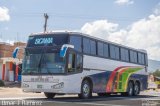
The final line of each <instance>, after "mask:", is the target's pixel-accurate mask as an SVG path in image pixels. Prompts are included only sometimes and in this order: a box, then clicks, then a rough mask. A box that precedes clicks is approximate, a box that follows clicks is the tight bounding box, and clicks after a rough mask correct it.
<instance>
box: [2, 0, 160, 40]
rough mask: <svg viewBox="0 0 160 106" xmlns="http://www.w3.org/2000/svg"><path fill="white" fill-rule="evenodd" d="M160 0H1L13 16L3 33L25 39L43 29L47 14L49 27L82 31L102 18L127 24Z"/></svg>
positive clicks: (147, 12) (10, 36) (142, 14)
mask: <svg viewBox="0 0 160 106" xmlns="http://www.w3.org/2000/svg"><path fill="white" fill-rule="evenodd" d="M158 2H159V0H147V1H146V0H134V4H132V5H118V4H116V3H115V1H114V0H0V6H1V7H6V8H8V9H9V15H10V20H9V21H7V22H6V21H5V22H0V34H1V36H2V39H5V40H7V39H10V40H15V39H16V36H17V35H18V37H19V39H20V40H23V38H24V37H25V36H27V35H29V34H30V33H32V32H40V31H43V24H44V18H43V13H48V15H49V20H48V29H49V30H59V29H62V30H63V29H69V30H78V29H80V28H81V27H82V26H83V25H84V24H85V23H87V22H92V21H95V20H101V19H107V20H109V21H110V22H114V23H118V24H119V25H120V27H126V26H127V25H129V24H131V23H132V22H134V21H136V20H139V19H141V18H144V17H146V16H148V15H149V14H151V13H152V11H153V9H154V8H155V6H156V4H157V3H158ZM26 39H27V38H25V40H26Z"/></svg>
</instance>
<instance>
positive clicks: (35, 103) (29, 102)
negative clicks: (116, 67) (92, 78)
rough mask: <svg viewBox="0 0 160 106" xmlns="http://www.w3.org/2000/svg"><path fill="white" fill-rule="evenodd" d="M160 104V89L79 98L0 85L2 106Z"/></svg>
mask: <svg viewBox="0 0 160 106" xmlns="http://www.w3.org/2000/svg"><path fill="white" fill-rule="evenodd" d="M17 105H18V106H160V91H152V90H151V91H147V92H142V93H141V94H140V95H139V96H133V97H123V96H121V95H111V96H107V97H99V96H97V95H96V94H94V96H93V97H92V98H91V99H86V100H84V99H79V98H78V96H77V95H56V97H55V98H54V99H46V97H45V96H44V94H43V93H24V92H23V91H22V90H21V88H17V87H13V88H11V87H4V88H2V87H0V106H17Z"/></svg>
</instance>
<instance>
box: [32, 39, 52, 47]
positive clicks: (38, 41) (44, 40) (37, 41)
mask: <svg viewBox="0 0 160 106" xmlns="http://www.w3.org/2000/svg"><path fill="white" fill-rule="evenodd" d="M51 43H53V38H36V39H35V42H34V44H35V45H40V44H51Z"/></svg>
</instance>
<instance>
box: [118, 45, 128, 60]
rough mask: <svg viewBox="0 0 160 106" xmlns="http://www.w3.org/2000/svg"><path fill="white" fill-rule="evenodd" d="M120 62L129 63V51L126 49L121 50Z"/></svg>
mask: <svg viewBox="0 0 160 106" xmlns="http://www.w3.org/2000/svg"><path fill="white" fill-rule="evenodd" d="M120 51H121V60H123V61H127V62H128V61H129V51H128V50H127V49H124V48H121V50H120Z"/></svg>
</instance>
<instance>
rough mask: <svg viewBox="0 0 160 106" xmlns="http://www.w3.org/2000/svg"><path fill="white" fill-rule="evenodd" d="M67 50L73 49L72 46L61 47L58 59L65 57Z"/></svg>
mask: <svg viewBox="0 0 160 106" xmlns="http://www.w3.org/2000/svg"><path fill="white" fill-rule="evenodd" d="M68 48H74V45H70V44H64V45H62V47H61V50H60V57H65V55H66V52H67V49H68Z"/></svg>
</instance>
